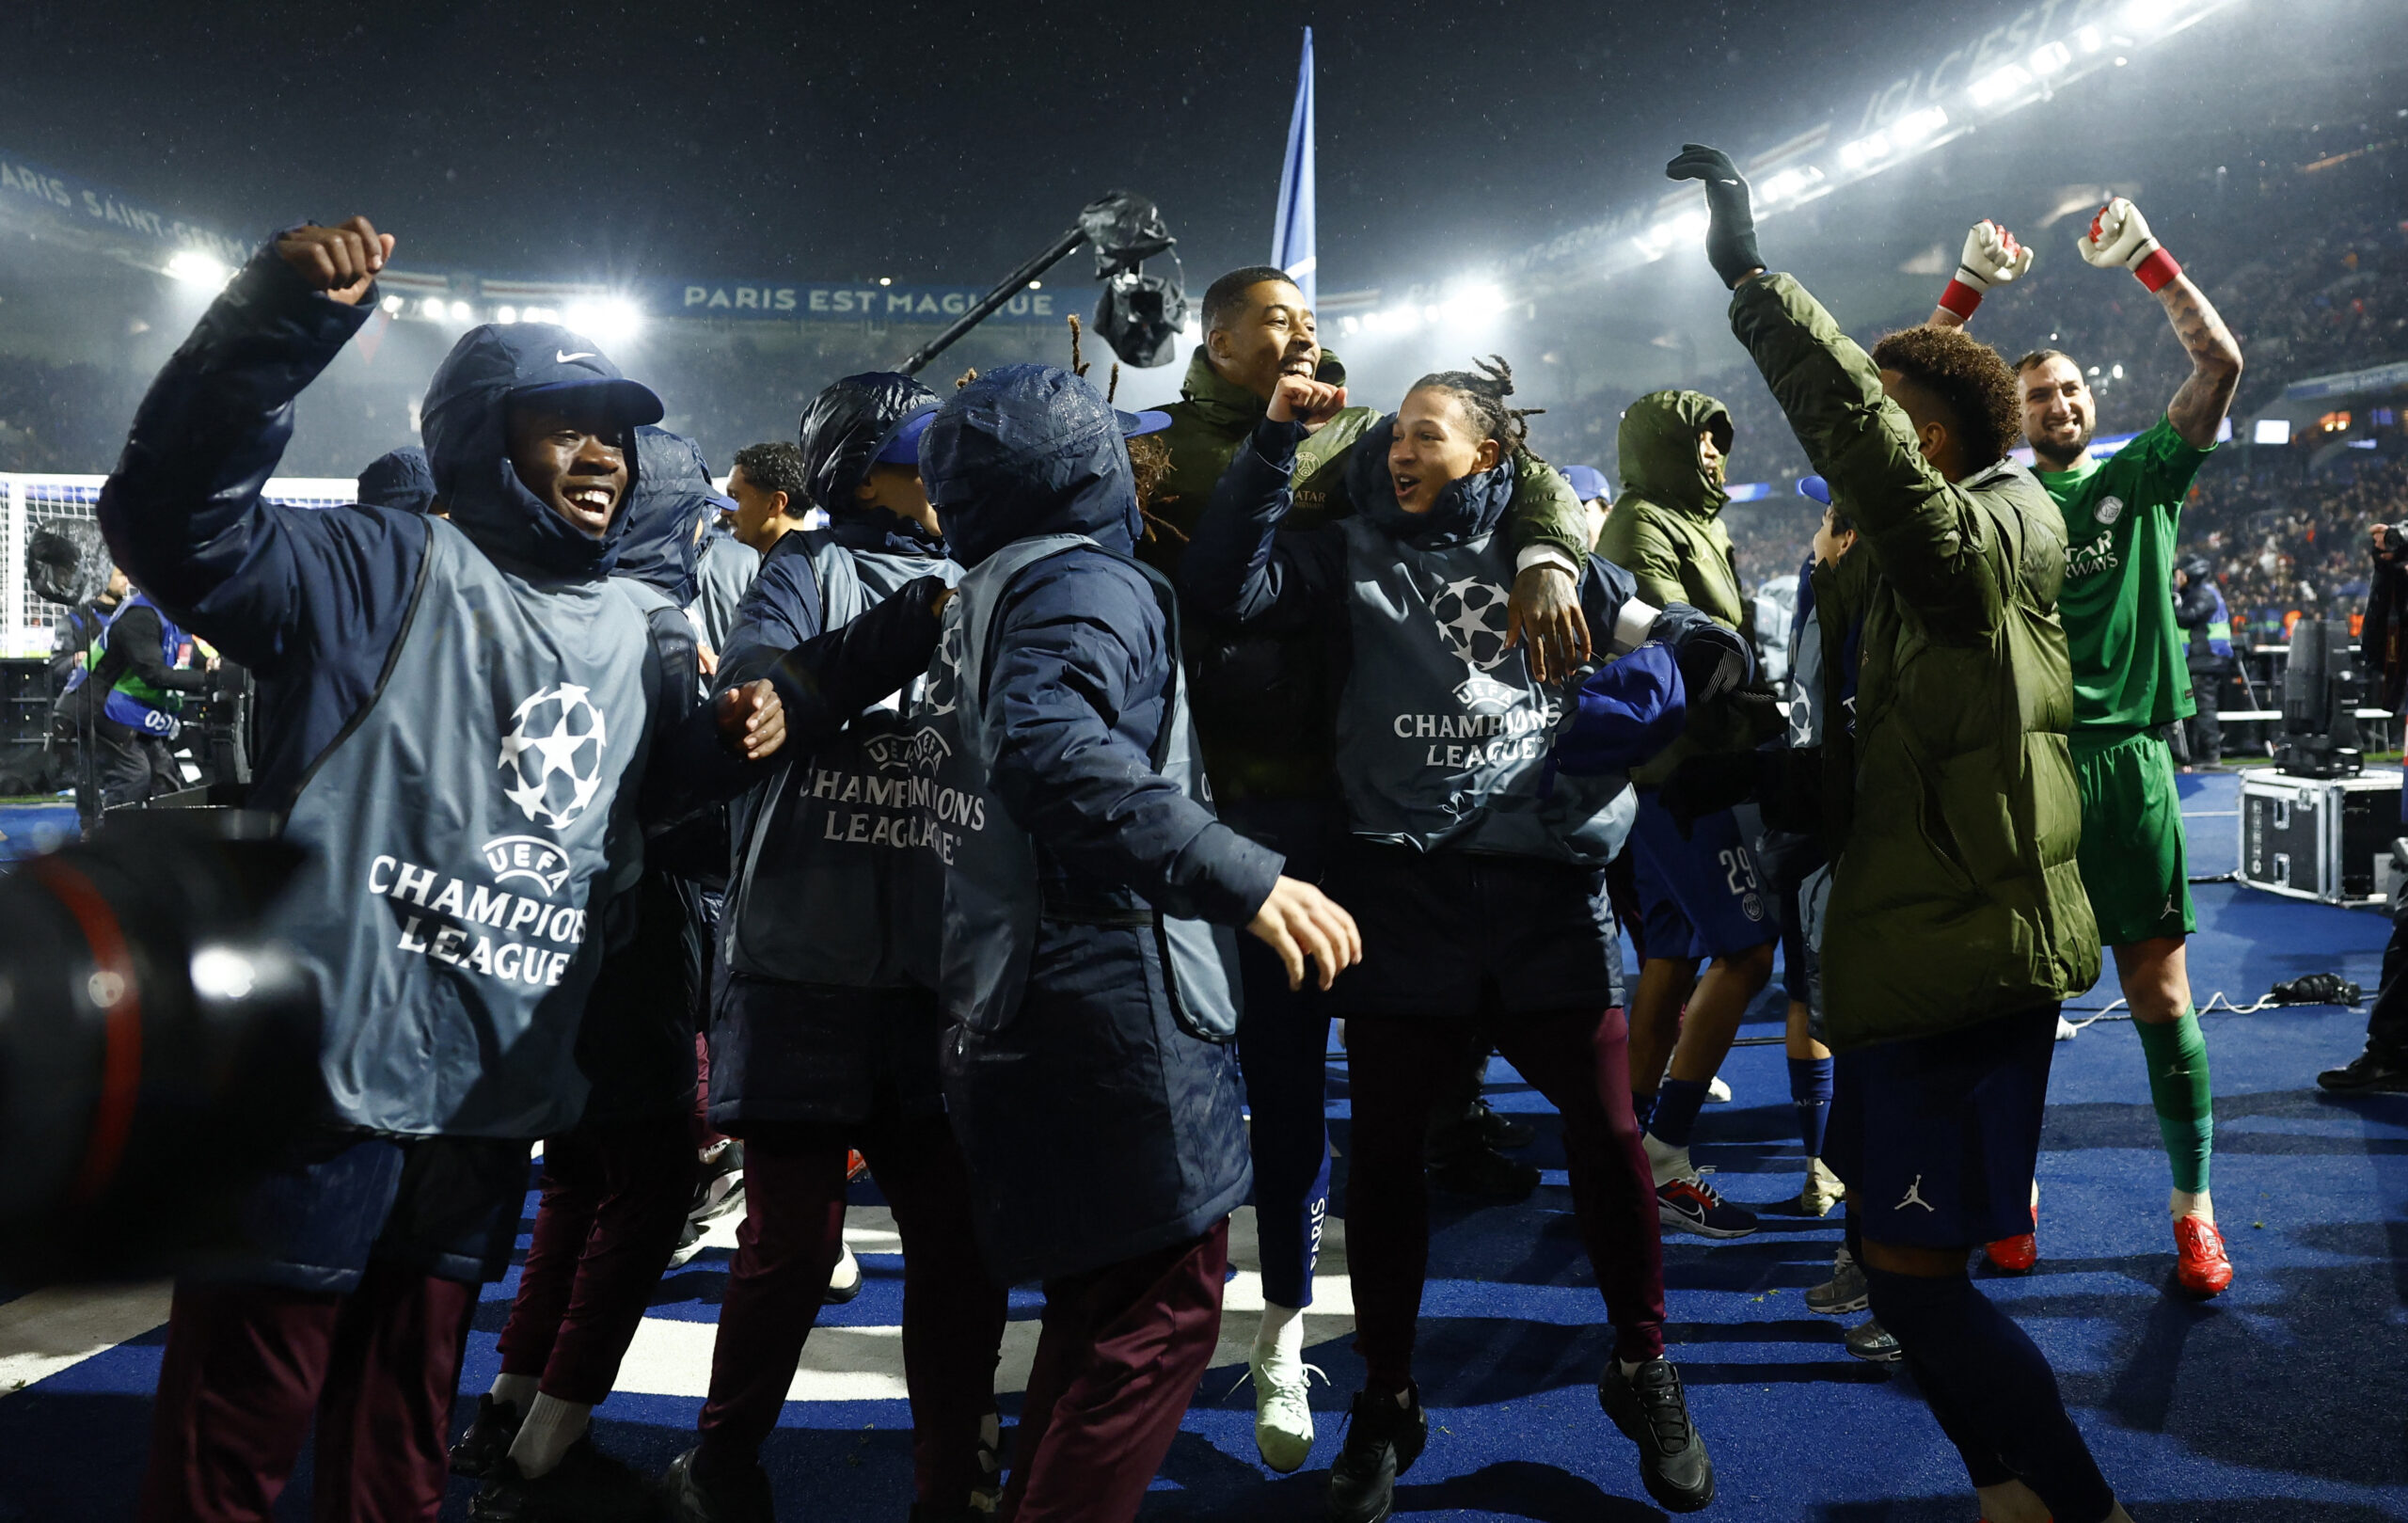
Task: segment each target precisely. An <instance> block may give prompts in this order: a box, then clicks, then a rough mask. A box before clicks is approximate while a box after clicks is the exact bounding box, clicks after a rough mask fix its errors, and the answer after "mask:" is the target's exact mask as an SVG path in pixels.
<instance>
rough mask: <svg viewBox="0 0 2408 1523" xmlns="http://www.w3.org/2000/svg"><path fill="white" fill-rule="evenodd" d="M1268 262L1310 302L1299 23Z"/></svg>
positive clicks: (1307, 73)
mask: <svg viewBox="0 0 2408 1523" xmlns="http://www.w3.org/2000/svg"><path fill="white" fill-rule="evenodd" d="M1271 262H1272V263H1274V264H1276V265H1277V266H1279V267H1280V268H1281V269H1283V270H1285V271H1287V272H1288V276H1289V278H1291V279H1292V280H1294V281H1295V282H1296V286H1297V288H1298V289H1299V290H1301V291H1303V292H1304V293H1305V305H1306V306H1307V307H1310V306H1313V305H1316V304H1317V303H1318V301H1319V299H1320V298H1319V297H1318V296H1316V295H1315V294H1314V280H1313V271H1314V269H1315V267H1316V266H1317V264H1318V263H1319V261H1317V260H1316V259H1315V258H1314V256H1313V29H1312V28H1311V27H1309V26H1307V27H1306V28H1305V56H1304V61H1303V62H1302V63H1300V64H1298V65H1297V66H1296V109H1295V110H1294V111H1293V112H1292V113H1291V115H1290V116H1289V118H1288V157H1287V161H1286V162H1285V163H1283V164H1282V165H1281V166H1280V167H1279V219H1278V221H1277V223H1276V224H1275V226H1274V227H1273V228H1272V230H1271Z"/></svg>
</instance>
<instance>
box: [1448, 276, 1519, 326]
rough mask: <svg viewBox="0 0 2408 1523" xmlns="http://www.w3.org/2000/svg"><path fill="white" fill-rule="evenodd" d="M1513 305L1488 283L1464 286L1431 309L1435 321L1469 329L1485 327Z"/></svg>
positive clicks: (1503, 294)
mask: <svg viewBox="0 0 2408 1523" xmlns="http://www.w3.org/2000/svg"><path fill="white" fill-rule="evenodd" d="M1510 305H1512V304H1511V303H1509V302H1508V301H1507V300H1506V299H1505V293H1504V292H1503V291H1501V290H1499V289H1497V287H1496V286H1495V285H1493V284H1490V283H1489V282H1487V281H1479V282H1475V283H1473V284H1471V285H1467V286H1464V287H1462V288H1461V289H1459V290H1457V291H1456V292H1455V293H1454V294H1453V295H1451V296H1449V297H1448V298H1447V299H1446V300H1445V301H1443V302H1440V303H1439V304H1438V305H1437V306H1436V307H1434V308H1432V309H1431V314H1432V318H1433V320H1434V321H1437V322H1443V323H1445V324H1447V325H1449V326H1450V327H1457V328H1467V327H1480V326H1483V325H1486V324H1487V323H1488V322H1489V320H1490V319H1492V318H1494V317H1496V316H1497V315H1498V314H1499V313H1501V312H1503V311H1504V310H1505V309H1506V308H1507V307H1508V306H1510Z"/></svg>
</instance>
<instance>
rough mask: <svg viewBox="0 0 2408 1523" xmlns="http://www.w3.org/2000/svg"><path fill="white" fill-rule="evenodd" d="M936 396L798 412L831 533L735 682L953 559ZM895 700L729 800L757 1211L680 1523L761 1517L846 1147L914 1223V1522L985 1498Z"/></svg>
mask: <svg viewBox="0 0 2408 1523" xmlns="http://www.w3.org/2000/svg"><path fill="white" fill-rule="evenodd" d="M936 405H937V398H936V394H935V393H934V392H932V391H930V390H929V389H927V388H926V387H924V386H922V385H921V384H920V383H919V382H917V381H915V380H913V379H912V378H911V377H910V376H908V375H895V374H882V373H870V374H863V375H848V376H846V377H845V378H844V379H842V380H839V381H837V382H835V383H834V384H833V385H832V386H830V387H828V388H827V389H824V390H822V391H821V392H820V393H819V394H818V395H817V396H816V397H814V398H813V399H812V400H811V402H810V404H809V405H807V406H806V407H805V408H804V410H803V415H802V425H801V426H802V436H801V452H802V459H803V465H804V469H805V475H806V479H807V481H808V484H809V491H810V493H811V496H812V498H813V500H815V501H816V502H817V503H818V504H819V505H820V506H821V507H822V508H823V509H824V510H825V511H826V512H827V514H828V525H827V527H826V528H824V529H814V530H796V531H790V532H788V533H786V534H785V535H784V536H783V537H782V538H780V539H779V540H778V542H777V543H776V544H775V545H773V546H771V547H769V550H768V554H767V555H766V556H765V557H764V558H763V560H762V564H761V570H760V574H759V575H758V576H757V577H755V578H754V579H753V585H752V587H751V588H750V589H749V590H748V591H747V592H746V593H745V595H744V598H743V601H742V602H740V603H739V604H738V605H737V614H736V622H735V625H734V627H733V628H732V629H731V630H730V631H729V634H728V639H727V645H726V648H725V649H724V650H723V651H721V653H720V668H719V678H718V680H719V682H720V684H721V686H722V687H726V686H728V685H732V684H734V685H740V684H742V683H744V682H747V681H750V680H752V679H753V678H754V677H757V676H761V675H766V674H773V673H775V672H776V670H777V663H778V661H779V659H780V658H782V657H783V656H784V654H785V653H786V652H787V651H788V650H790V649H792V648H793V647H796V646H800V645H802V644H804V643H806V642H809V641H811V640H813V639H814V638H815V637H817V636H819V635H820V634H821V633H822V632H823V631H828V630H833V629H839V628H843V627H847V626H849V625H851V624H852V623H853V621H854V620H855V619H856V618H857V617H859V616H861V615H862V614H863V613H866V612H867V611H869V609H870V607H871V606H872V605H873V604H875V603H877V602H879V601H881V600H883V599H884V598H886V597H887V596H889V595H892V594H894V593H895V592H896V591H898V590H900V589H901V588H903V587H905V586H906V585H908V584H910V583H912V582H914V581H917V580H919V579H923V578H929V577H934V578H938V579H942V580H943V581H944V582H946V583H948V584H949V583H951V582H952V581H953V580H954V579H955V578H956V577H957V576H958V574H959V568H958V567H957V566H955V565H954V564H953V563H952V562H950V561H948V560H947V559H945V547H944V542H943V540H942V539H941V538H939V537H937V535H936V534H935V532H934V530H935V527H936V523H935V517H934V515H933V514H932V513H931V511H930V510H929V508H928V505H927V497H926V496H925V495H924V494H923V493H922V491H921V487H920V481H919V465H918V451H917V448H916V446H917V440H918V437H919V431H920V429H922V428H924V427H925V426H926V425H927V420H928V418H929V416H930V415H931V414H932V413H934V411H935V410H936ZM924 664H925V663H924ZM897 696H898V695H897V694H893V693H889V694H884V695H881V697H882V702H881V703H880V704H879V705H877V706H871V707H868V708H867V709H865V710H864V711H863V712H860V713H858V714H856V715H855V716H853V717H852V719H851V722H849V723H848V724H847V725H846V727H845V729H844V731H843V733H842V734H840V735H836V736H832V737H830V738H828V739H827V740H826V741H825V742H824V743H820V744H816V745H813V746H810V747H808V748H805V747H803V746H800V745H796V746H793V747H790V748H789V750H788V751H787V753H786V760H785V762H784V765H782V766H781V767H779V768H778V769H777V770H776V771H775V773H774V774H773V775H772V777H771V778H770V779H769V780H768V781H766V782H764V783H762V784H759V785H756V786H754V787H753V789H751V790H749V791H748V792H747V793H746V794H745V795H744V797H743V798H741V799H740V800H738V801H737V806H736V807H735V809H734V810H733V811H732V812H731V813H732V814H733V816H734V817H735V828H734V830H733V831H732V832H731V834H732V836H733V840H734V844H735V850H736V856H735V861H736V864H737V869H736V871H735V872H734V873H733V875H732V878H731V882H730V887H729V894H728V898H727V901H726V904H725V906H724V908H723V910H722V912H721V948H720V951H721V957H722V959H723V964H722V966H721V969H720V970H719V975H718V978H717V984H718V990H717V993H716V995H715V998H714V1008H713V1013H712V1021H711V1062H710V1089H711V1103H710V1124H711V1126H712V1127H713V1128H714V1129H716V1130H719V1131H721V1132H725V1133H728V1134H732V1135H734V1136H737V1137H740V1138H742V1139H743V1143H744V1150H745V1151H744V1172H745V1196H744V1221H743V1224H742V1226H740V1227H739V1228H738V1229H737V1251H736V1257H735V1260H734V1261H733V1262H732V1263H731V1264H730V1265H729V1272H728V1281H727V1289H726V1292H725V1293H724V1294H723V1295H722V1296H721V1301H720V1318H719V1335H718V1338H717V1340H716V1341H715V1342H714V1343H713V1345H712V1354H711V1382H710V1399H709V1401H708V1402H707V1403H705V1405H704V1407H703V1411H702V1417H701V1420H700V1427H701V1432H702V1442H701V1444H700V1445H699V1446H697V1448H695V1449H694V1450H693V1451H691V1452H689V1453H687V1454H685V1455H682V1456H680V1457H679V1459H678V1460H677V1461H676V1462H675V1463H674V1464H673V1466H672V1467H671V1470H670V1473H669V1476H668V1477H667V1479H666V1481H665V1483H664V1488H665V1490H666V1491H667V1492H668V1495H669V1500H670V1505H671V1508H672V1511H673V1513H674V1514H675V1515H677V1516H678V1517H679V1518H681V1519H686V1520H700V1519H713V1520H716V1519H722V1518H723V1519H730V1520H733V1519H737V1518H743V1519H753V1518H759V1517H766V1516H768V1503H769V1483H768V1476H767V1474H766V1473H765V1472H764V1471H763V1470H762V1468H761V1466H760V1461H759V1457H758V1456H759V1452H760V1447H761V1443H762V1440H763V1439H765V1438H767V1437H768V1435H769V1432H770V1430H771V1429H773V1428H774V1427H776V1426H777V1421H778V1416H779V1414H780V1412H781V1411H782V1410H784V1404H785V1397H786V1390H787V1388H788V1387H789V1386H791V1385H792V1384H793V1381H794V1370H795V1363H796V1361H797V1360H798V1359H799V1358H800V1356H801V1355H802V1348H803V1343H804V1341H805V1340H806V1339H807V1338H808V1337H809V1335H810V1333H811V1329H812V1325H813V1323H814V1321H815V1320H816V1316H817V1313H818V1309H819V1306H820V1303H821V1298H822V1295H823V1294H824V1293H825V1292H826V1291H827V1289H828V1284H829V1277H830V1273H831V1271H832V1269H833V1268H834V1266H835V1264H836V1262H837V1261H838V1257H839V1255H840V1253H841V1251H842V1248H843V1242H844V1239H843V1229H844V1223H845V1186H846V1165H847V1155H848V1150H852V1149H856V1148H858V1149H859V1150H861V1154H862V1156H863V1159H864V1160H865V1161H866V1162H867V1163H868V1165H869V1168H870V1172H871V1173H872V1175H873V1176H875V1178H876V1180H877V1182H878V1186H879V1190H880V1192H881V1193H883V1194H884V1196H885V1197H886V1200H887V1203H888V1205H889V1206H891V1207H892V1208H893V1210H894V1213H895V1226H896V1228H897V1229H898V1230H900V1232H901V1234H902V1240H903V1371H904V1379H905V1382H906V1384H907V1387H908V1388H909V1390H910V1394H911V1426H912V1446H911V1447H912V1459H913V1471H914V1475H913V1482H914V1485H913V1493H914V1504H913V1508H912V1516H913V1517H914V1518H925V1519H928V1520H935V1519H940V1518H944V1519H951V1518H959V1517H965V1516H969V1515H973V1513H974V1506H973V1494H974V1492H976V1491H977V1490H978V1489H979V1488H980V1487H981V1486H982V1485H983V1484H985V1483H987V1482H988V1481H989V1480H990V1474H989V1471H988V1469H987V1467H986V1465H985V1463H984V1457H985V1456H986V1455H987V1454H988V1453H989V1452H990V1450H989V1447H988V1444H987V1443H986V1441H985V1434H984V1432H983V1429H984V1426H985V1424H986V1422H987V1421H988V1420H989V1418H990V1414H991V1413H992V1412H993V1409H994V1372H995V1358H996V1350H997V1347H998V1345H999V1344H1000V1342H1001V1341H1002V1338H1003V1331H1004V1317H1005V1311H1006V1297H1005V1292H1004V1289H1003V1287H1002V1286H1000V1285H998V1284H996V1283H995V1282H993V1281H991V1280H990V1278H989V1277H988V1276H987V1273H986V1270H985V1268H984V1267H983V1265H982V1264H981V1262H980V1261H979V1256H978V1246H977V1243H976V1241H975V1239H974V1236H973V1234H972V1231H971V1228H970V1178H969V1174H968V1172H967V1171H966V1170H965V1168H964V1167H963V1166H962V1160H961V1150H960V1149H959V1148H958V1146H957V1145H956V1143H955V1141H954V1137H953V1133H952V1131H951V1129H950V1128H949V1127H948V1126H947V1125H946V1123H945V1117H944V1102H943V1095H942V1094H941V1092H940V1090H939V1087H938V1082H937V1049H938V1045H939V1043H940V1041H941V1039H942V1038H943V1017H942V1016H941V1015H940V1014H939V1012H938V1008H937V1000H936V996H935V994H934V993H933V992H930V991H929V990H928V989H927V986H926V985H925V984H921V983H914V982H913V981H912V979H911V976H909V974H908V973H907V970H906V963H907V961H910V960H913V959H911V958H910V957H909V956H908V954H911V952H913V951H914V950H915V949H914V948H912V947H911V946H910V945H909V944H908V942H907V938H909V936H910V935H911V932H912V931H913V930H915V929H919V928H917V927H908V926H905V925H903V924H901V923H900V920H899V916H898V911H899V910H900V908H901V906H902V900H901V893H902V891H903V889H904V887H905V884H904V881H903V875H904V873H905V872H906V870H907V868H909V867H911V865H912V863H911V853H910V850H909V843H910V841H911V836H912V833H913V822H912V819H911V810H910V807H909V801H908V798H907V797H906V795H905V794H904V793H903V792H902V791H901V790H899V789H897V788H895V786H894V784H895V780H896V779H898V778H900V777H903V776H905V775H906V769H907V767H908V756H907V749H906V745H905V739H906V738H905V736H904V734H903V732H902V729H901V726H900V722H899V720H898V719H897V716H896V698H897ZM802 706H803V700H802V699H801V698H800V696H799V699H798V704H797V708H798V710H800V708H801V707H802ZM919 960H921V961H925V958H922V959H919ZM990 1500H991V1499H990Z"/></svg>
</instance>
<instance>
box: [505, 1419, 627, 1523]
mask: <svg viewBox="0 0 2408 1523" xmlns="http://www.w3.org/2000/svg"><path fill="white" fill-rule="evenodd" d="M468 1515H469V1516H470V1517H471V1518H474V1519H475V1520H476V1523H653V1519H655V1518H657V1517H658V1516H659V1515H660V1512H659V1507H658V1503H657V1500H656V1499H655V1498H654V1496H653V1491H652V1487H651V1486H650V1485H649V1484H647V1483H645V1481H644V1478H643V1477H642V1476H641V1475H638V1474H637V1473H636V1472H635V1471H634V1470H633V1469H631V1468H629V1467H627V1466H626V1465H623V1464H621V1463H620V1462H619V1461H617V1460H615V1459H612V1458H611V1457H610V1455H608V1454H605V1453H603V1452H601V1451H600V1450H598V1449H596V1448H594V1438H593V1436H592V1435H590V1434H589V1435H587V1436H584V1437H582V1438H579V1439H578V1441H577V1442H576V1443H573V1444H571V1445H569V1446H568V1452H567V1453H565V1454H562V1456H561V1462H560V1463H559V1464H558V1465H555V1466H553V1467H551V1468H550V1469H548V1470H547V1471H545V1472H544V1473H543V1474H542V1475H541V1476H539V1477H537V1478H536V1479H534V1480H532V1481H530V1480H528V1479H526V1478H525V1477H524V1476H522V1475H520V1474H519V1473H518V1462H517V1461H515V1460H514V1459H512V1458H511V1457H510V1456H509V1455H507V1454H505V1455H503V1456H502V1457H501V1458H500V1459H499V1461H497V1462H496V1463H495V1465H494V1467H493V1470H492V1472H491V1473H490V1474H488V1475H487V1476H486V1477H485V1483H484V1485H483V1487H482V1488H480V1489H479V1490H478V1492H477V1494H476V1496H474V1497H472V1498H470V1499H469V1500H468Z"/></svg>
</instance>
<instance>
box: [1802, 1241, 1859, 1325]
mask: <svg viewBox="0 0 2408 1523" xmlns="http://www.w3.org/2000/svg"><path fill="white" fill-rule="evenodd" d="M1864 1304H1865V1290H1864V1271H1863V1270H1861V1269H1860V1268H1858V1267H1857V1263H1856V1257H1855V1255H1853V1254H1851V1253H1849V1252H1848V1251H1847V1249H1846V1247H1845V1246H1843V1247H1842V1248H1841V1249H1840V1251H1839V1254H1838V1256H1837V1257H1836V1258H1834V1259H1832V1261H1831V1277H1830V1278H1829V1279H1827V1280H1825V1281H1824V1282H1823V1283H1822V1284H1820V1285H1815V1286H1811V1287H1809V1288H1808V1290H1807V1292H1806V1309H1807V1310H1809V1311H1816V1312H1820V1313H1821V1314H1823V1315H1824V1316H1826V1317H1845V1316H1846V1315H1847V1314H1848V1313H1849V1312H1851V1311H1861V1310H1863V1309H1864Z"/></svg>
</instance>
